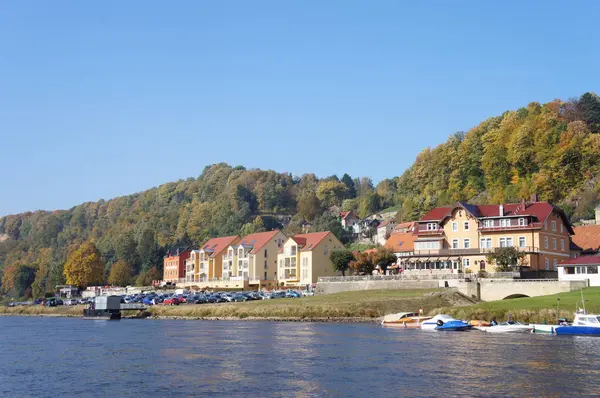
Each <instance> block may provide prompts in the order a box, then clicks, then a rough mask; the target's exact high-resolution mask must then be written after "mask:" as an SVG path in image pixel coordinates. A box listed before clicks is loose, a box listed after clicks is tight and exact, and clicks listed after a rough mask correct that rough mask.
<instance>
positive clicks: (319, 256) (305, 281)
mask: <svg viewBox="0 0 600 398" xmlns="http://www.w3.org/2000/svg"><path fill="white" fill-rule="evenodd" d="M343 247H344V245H343V244H342V243H341V242H340V241H339V240H338V239H337V238H336V237H335V235H334V234H332V233H331V232H329V231H327V232H313V233H309V234H300V235H295V236H293V237H291V238H288V239H287V240H286V241H285V243H284V245H283V250H282V251H281V252H280V253H279V254H278V255H277V260H278V264H279V266H278V282H279V283H283V284H284V285H285V286H306V285H312V284H313V283H316V282H317V279H318V278H319V277H321V276H334V275H335V272H334V270H333V266H332V264H331V261H330V260H329V255H330V253H331V251H332V250H339V249H342V248H343Z"/></svg>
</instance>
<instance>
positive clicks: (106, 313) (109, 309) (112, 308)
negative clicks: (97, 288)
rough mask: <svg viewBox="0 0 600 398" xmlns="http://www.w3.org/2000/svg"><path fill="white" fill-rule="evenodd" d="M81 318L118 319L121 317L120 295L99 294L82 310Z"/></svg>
mask: <svg viewBox="0 0 600 398" xmlns="http://www.w3.org/2000/svg"><path fill="white" fill-rule="evenodd" d="M83 319H88V320H90V319H91V320H106V321H118V320H119V319H121V297H119V296H99V297H96V298H95V299H94V301H93V302H92V303H90V307H89V308H86V309H84V310H83Z"/></svg>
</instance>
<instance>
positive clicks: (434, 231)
mask: <svg viewBox="0 0 600 398" xmlns="http://www.w3.org/2000/svg"><path fill="white" fill-rule="evenodd" d="M416 234H417V235H418V236H441V235H443V234H444V229H443V228H438V229H424V230H419V231H416Z"/></svg>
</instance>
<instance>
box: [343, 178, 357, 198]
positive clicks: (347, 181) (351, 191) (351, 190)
mask: <svg viewBox="0 0 600 398" xmlns="http://www.w3.org/2000/svg"><path fill="white" fill-rule="evenodd" d="M341 181H342V182H343V183H344V185H346V188H348V198H350V199H354V198H356V186H355V185H354V180H352V177H350V176H349V175H348V174H344V175H343V176H342V180H341Z"/></svg>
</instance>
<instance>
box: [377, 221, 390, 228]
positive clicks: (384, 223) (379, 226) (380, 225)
mask: <svg viewBox="0 0 600 398" xmlns="http://www.w3.org/2000/svg"><path fill="white" fill-rule="evenodd" d="M389 223H390V220H385V221H384V222H382V223H381V224H379V225H378V226H377V228H381V227H385V226H386V225H388V224H389Z"/></svg>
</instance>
